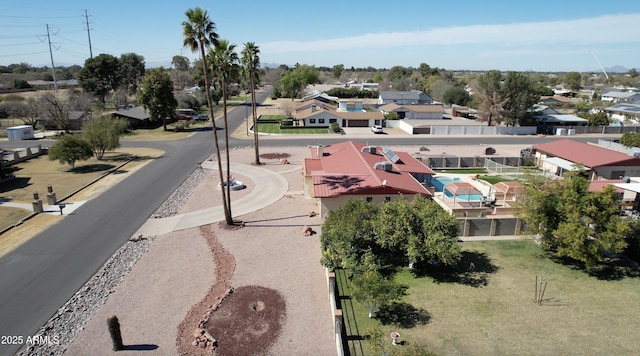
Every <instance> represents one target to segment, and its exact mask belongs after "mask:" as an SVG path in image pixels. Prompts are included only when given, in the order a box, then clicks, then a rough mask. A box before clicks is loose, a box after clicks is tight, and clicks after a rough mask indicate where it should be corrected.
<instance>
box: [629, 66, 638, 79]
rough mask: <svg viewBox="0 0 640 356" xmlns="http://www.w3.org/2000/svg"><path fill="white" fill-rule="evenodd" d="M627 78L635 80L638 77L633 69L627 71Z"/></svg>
mask: <svg viewBox="0 0 640 356" xmlns="http://www.w3.org/2000/svg"><path fill="white" fill-rule="evenodd" d="M629 76H630V77H631V78H634V79H635V78H636V77H637V76H638V71H637V70H636V69H635V68H631V69H629Z"/></svg>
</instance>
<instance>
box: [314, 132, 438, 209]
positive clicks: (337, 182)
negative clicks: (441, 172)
mask: <svg viewBox="0 0 640 356" xmlns="http://www.w3.org/2000/svg"><path fill="white" fill-rule="evenodd" d="M303 174H304V182H305V190H306V193H307V194H308V195H309V196H311V197H314V198H317V199H318V204H319V209H320V214H321V215H324V214H326V213H327V212H328V211H330V210H332V209H335V208H337V207H339V206H341V205H342V204H344V203H345V202H346V201H347V200H349V199H354V198H355V199H364V200H367V201H371V202H376V203H377V202H385V201H391V200H395V199H397V198H399V197H400V196H403V197H405V198H406V199H409V200H411V199H412V198H413V197H414V196H415V195H417V194H420V195H422V196H425V197H431V193H430V192H429V190H428V189H427V186H428V185H429V182H430V181H431V176H433V175H434V174H435V173H434V172H433V171H432V170H431V169H429V168H428V167H427V166H425V165H424V164H423V163H422V162H420V161H419V160H417V159H416V158H414V157H413V156H411V155H410V154H409V153H407V152H395V151H393V150H391V149H390V148H388V147H378V146H370V145H365V144H364V143H360V142H354V141H347V142H342V143H338V144H333V145H330V146H314V147H311V158H306V159H305V161H304V167H303Z"/></svg>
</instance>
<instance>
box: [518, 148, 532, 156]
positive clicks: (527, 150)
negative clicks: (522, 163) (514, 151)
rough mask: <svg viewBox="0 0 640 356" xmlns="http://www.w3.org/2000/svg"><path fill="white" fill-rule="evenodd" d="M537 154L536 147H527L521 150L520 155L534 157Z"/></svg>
mask: <svg viewBox="0 0 640 356" xmlns="http://www.w3.org/2000/svg"><path fill="white" fill-rule="evenodd" d="M535 155H536V149H535V148H533V147H527V148H523V149H521V150H520V157H533V156H535Z"/></svg>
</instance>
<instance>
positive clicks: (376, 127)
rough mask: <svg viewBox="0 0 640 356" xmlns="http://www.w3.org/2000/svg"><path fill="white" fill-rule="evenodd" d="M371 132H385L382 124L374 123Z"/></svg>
mask: <svg viewBox="0 0 640 356" xmlns="http://www.w3.org/2000/svg"><path fill="white" fill-rule="evenodd" d="M371 132H373V133H383V132H384V131H383V130H382V125H373V126H371Z"/></svg>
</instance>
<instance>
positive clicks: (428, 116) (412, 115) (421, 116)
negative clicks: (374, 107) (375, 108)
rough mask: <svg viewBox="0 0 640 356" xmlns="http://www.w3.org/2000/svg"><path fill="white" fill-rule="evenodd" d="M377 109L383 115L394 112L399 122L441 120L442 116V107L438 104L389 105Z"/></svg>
mask: <svg viewBox="0 0 640 356" xmlns="http://www.w3.org/2000/svg"><path fill="white" fill-rule="evenodd" d="M379 109H380V110H382V112H383V113H384V114H387V113H390V112H395V113H397V114H398V118H400V119H401V120H403V119H411V120H442V118H443V116H444V107H443V106H442V105H440V104H428V105H404V104H403V105H399V104H396V103H390V104H385V105H382V106H380V107H379Z"/></svg>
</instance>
